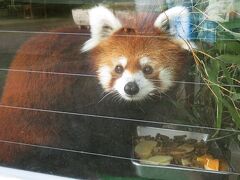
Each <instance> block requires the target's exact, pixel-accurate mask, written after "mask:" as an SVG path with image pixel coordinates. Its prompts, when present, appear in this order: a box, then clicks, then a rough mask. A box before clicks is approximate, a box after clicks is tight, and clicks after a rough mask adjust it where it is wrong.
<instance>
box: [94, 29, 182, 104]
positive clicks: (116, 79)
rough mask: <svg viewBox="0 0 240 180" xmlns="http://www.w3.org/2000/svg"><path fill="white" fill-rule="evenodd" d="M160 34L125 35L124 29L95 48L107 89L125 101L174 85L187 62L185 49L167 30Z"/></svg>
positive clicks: (101, 77) (101, 80)
mask: <svg viewBox="0 0 240 180" xmlns="http://www.w3.org/2000/svg"><path fill="white" fill-rule="evenodd" d="M158 34H159V35H160V34H161V36H146V37H145V36H143V35H139V34H131V35H129V36H125V35H126V34H124V31H123V29H122V30H120V31H118V32H116V33H114V34H113V35H112V36H111V37H109V38H107V39H105V40H104V41H102V42H101V43H100V44H99V45H98V46H97V47H96V48H95V49H94V50H93V53H94V59H96V68H97V75H98V79H99V81H100V83H101V85H102V87H103V88H104V90H105V91H109V92H110V91H112V92H116V93H118V94H119V95H120V96H121V97H122V98H123V99H125V100H143V99H145V98H148V97H149V96H151V95H154V94H155V93H165V92H166V91H168V90H169V89H170V88H171V87H172V86H173V85H174V83H173V81H174V80H176V79H177V78H178V76H179V75H180V74H181V73H182V72H181V70H183V66H184V64H185V59H186V58H185V51H183V50H182V49H181V47H180V46H179V45H177V44H174V43H173V42H172V41H171V40H170V39H169V37H168V36H166V35H165V34H164V33H160V32H158Z"/></svg>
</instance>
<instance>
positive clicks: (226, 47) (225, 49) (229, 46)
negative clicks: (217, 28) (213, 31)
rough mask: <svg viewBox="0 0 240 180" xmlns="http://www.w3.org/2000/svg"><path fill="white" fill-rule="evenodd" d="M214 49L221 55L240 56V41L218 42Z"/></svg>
mask: <svg viewBox="0 0 240 180" xmlns="http://www.w3.org/2000/svg"><path fill="white" fill-rule="evenodd" d="M214 48H215V49H216V50H217V51H218V52H219V53H221V54H240V43H239V42H238V41H217V42H216V44H215V47H214Z"/></svg>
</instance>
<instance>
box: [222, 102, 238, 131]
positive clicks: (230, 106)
mask: <svg viewBox="0 0 240 180" xmlns="http://www.w3.org/2000/svg"><path fill="white" fill-rule="evenodd" d="M222 102H223V104H224V106H225V107H226V108H227V109H228V112H229V113H230V114H231V117H232V119H233V121H234V122H235V123H236V125H237V127H238V128H239V127H240V114H239V112H238V110H237V109H236V108H235V107H234V105H233V103H232V102H231V103H230V102H228V101H227V100H225V99H223V100H222Z"/></svg>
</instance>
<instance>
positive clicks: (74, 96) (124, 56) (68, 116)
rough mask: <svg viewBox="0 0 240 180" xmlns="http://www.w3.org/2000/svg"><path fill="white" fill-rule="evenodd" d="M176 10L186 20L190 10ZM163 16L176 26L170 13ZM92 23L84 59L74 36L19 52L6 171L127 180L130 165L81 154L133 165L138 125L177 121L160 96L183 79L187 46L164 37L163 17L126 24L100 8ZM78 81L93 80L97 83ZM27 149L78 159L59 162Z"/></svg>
mask: <svg viewBox="0 0 240 180" xmlns="http://www.w3.org/2000/svg"><path fill="white" fill-rule="evenodd" d="M178 10H181V11H184V12H185V14H183V15H184V16H186V15H187V14H186V13H187V10H186V9H185V8H183V7H178ZM166 14H168V15H169V18H170V19H171V11H167V12H166ZM175 14H178V15H179V13H176V9H175V10H174V15H175ZM89 19H90V26H91V39H90V40H88V41H87V42H86V43H85V44H84V45H83V47H82V52H84V53H80V48H81V45H82V44H83V42H84V41H86V40H87V39H86V38H85V37H84V36H83V37H81V36H79V35H78V32H79V30H78V29H76V28H73V29H72V28H70V29H64V30H62V29H60V30H56V31H55V33H49V34H42V35H38V36H35V37H32V38H31V39H30V40H28V41H27V42H26V43H25V44H23V45H22V47H21V48H20V49H19V51H18V52H17V54H16V57H15V58H14V60H13V61H12V64H11V66H10V69H12V71H11V70H10V71H9V74H8V77H7V80H6V84H5V87H4V92H3V95H2V98H1V107H0V139H1V140H5V142H3V141H2V142H1V144H0V162H1V163H6V164H8V165H12V166H17V167H20V168H26V169H34V166H37V167H36V169H37V170H39V171H45V172H54V173H58V174H61V175H68V176H80V177H82V176H83V175H85V176H86V177H93V176H96V175H97V174H98V173H99V172H102V171H103V172H104V173H111V174H118V175H126V174H128V175H129V174H132V171H131V172H130V170H132V169H131V166H130V163H129V161H124V160H122V161H120V160H117V159H109V158H101V157H98V156H92V155H89V154H86V153H85V154H84V152H92V153H98V154H103V155H104V154H105V155H110V156H120V157H127V158H130V157H131V138H132V135H133V134H134V130H135V128H136V126H137V125H140V124H141V122H140V121H134V119H139V120H153V121H166V120H169V119H171V118H173V117H174V108H173V106H172V105H171V103H169V102H168V101H167V100H165V99H164V98H159V94H162V93H166V92H168V91H171V90H172V89H173V87H174V83H173V81H176V80H180V78H181V77H182V75H183V74H184V72H185V66H186V64H187V57H186V56H187V54H188V53H187V52H186V49H187V48H188V46H187V45H186V43H185V41H183V40H181V39H176V38H174V37H172V36H170V35H169V34H167V33H165V32H164V31H162V30H161V29H162V25H163V24H164V22H165V20H166V17H164V18H163V14H161V15H160V16H158V17H155V18H154V15H151V16H143V15H141V16H139V17H136V21H134V22H127V20H126V19H125V20H123V19H122V20H119V19H117V17H115V16H114V14H113V13H112V12H111V11H109V10H108V9H106V8H104V7H101V6H99V7H96V8H93V9H91V10H90V11H89ZM124 23H125V24H124ZM62 31H64V32H66V33H65V34H62V33H61V32H62ZM68 32H70V33H68ZM86 51H91V52H90V54H88V53H85V52H86ZM14 70H16V71H14ZM79 73H83V74H93V73H95V74H96V76H97V78H98V81H97V80H96V79H95V78H94V77H92V76H79V75H77V74H79ZM98 82H99V83H98ZM99 84H100V85H99ZM102 92H106V93H107V94H106V95H102ZM114 98H117V99H118V101H114V100H113V99H114ZM149 98H150V100H149V101H146V99H149ZM121 100H124V101H127V102H126V103H124V104H122V103H121V102H119V101H121ZM138 103H139V104H138ZM169 109H171V115H169ZM163 112H167V113H165V114H164V113H163ZM166 114H167V115H166ZM94 115H97V116H94ZM103 116H104V117H103ZM111 117H113V118H111ZM114 117H121V118H117V119H114ZM124 118H128V121H126V119H125V120H124ZM131 118H132V119H131ZM144 125H146V124H144ZM10 142H15V144H14V143H10ZM16 143H23V144H16ZM29 144H32V145H41V146H44V147H46V146H47V147H49V146H50V147H57V148H60V149H63V148H64V149H71V150H74V151H75V150H76V151H80V153H79V154H78V153H76V154H74V153H72V154H71V153H70V154H68V156H66V155H65V154H64V153H63V152H62V151H60V154H61V155H59V154H58V153H57V152H56V151H54V150H48V148H47V149H46V148H45V150H44V148H43V149H42V148H35V147H32V146H31V147H29V146H28V145H29ZM55 150H56V149H55ZM52 151H53V152H52ZM43 152H44V153H43ZM53 157H56V159H58V160H56V159H54V158H53ZM70 159H71V160H70ZM59 161H61V162H63V163H62V164H61V166H60V167H59V166H58V165H56V164H57V163H56V162H59ZM123 161H124V162H123ZM118 166H122V168H123V169H124V171H125V172H123V169H119V168H118ZM109 167H111V168H109ZM38 168H39V169H38Z"/></svg>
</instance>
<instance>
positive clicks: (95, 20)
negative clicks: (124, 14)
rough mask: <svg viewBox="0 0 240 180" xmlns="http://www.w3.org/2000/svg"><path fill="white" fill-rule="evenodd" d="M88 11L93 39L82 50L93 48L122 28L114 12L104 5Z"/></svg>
mask: <svg viewBox="0 0 240 180" xmlns="http://www.w3.org/2000/svg"><path fill="white" fill-rule="evenodd" d="M88 13H89V23H90V27H91V39H89V40H88V41H87V42H86V43H85V44H84V46H83V47H82V49H81V50H82V52H85V51H89V50H91V49H93V48H94V47H96V46H97V45H98V44H99V43H100V42H101V40H102V39H104V38H106V37H108V36H110V35H111V34H113V33H114V32H115V31H117V30H119V29H120V28H122V25H121V23H120V21H119V20H118V19H117V18H116V17H115V16H114V14H113V13H112V12H111V11H110V10H109V9H107V8H105V7H103V6H98V7H95V8H92V9H90V10H89V12H88Z"/></svg>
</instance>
